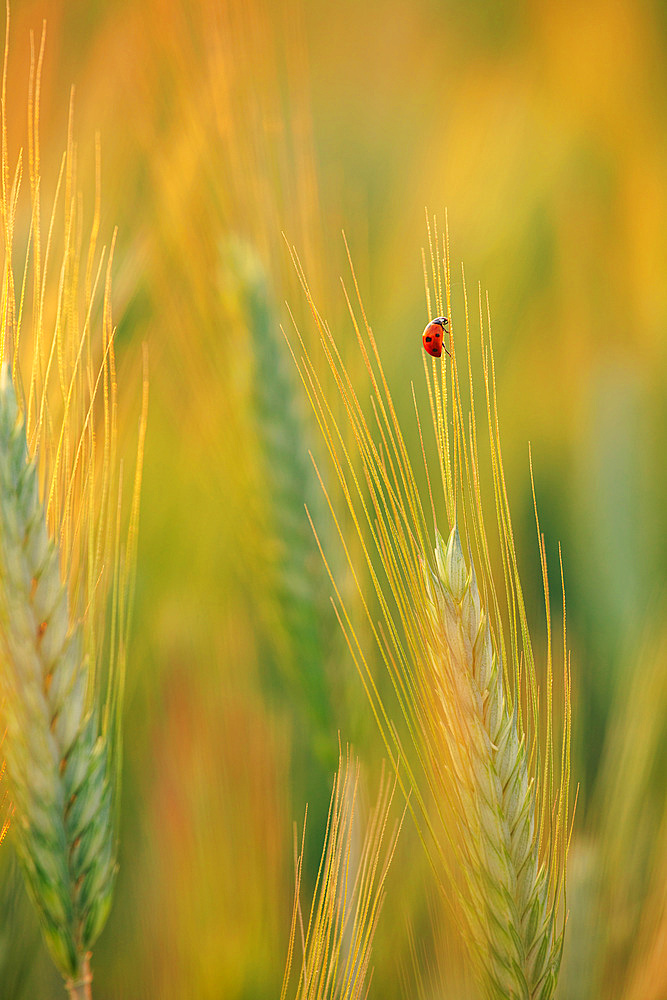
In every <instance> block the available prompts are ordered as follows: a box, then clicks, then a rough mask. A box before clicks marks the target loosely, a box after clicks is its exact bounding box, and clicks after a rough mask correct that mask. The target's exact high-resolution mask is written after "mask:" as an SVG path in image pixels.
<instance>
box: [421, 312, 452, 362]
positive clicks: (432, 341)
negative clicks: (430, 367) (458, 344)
mask: <svg viewBox="0 0 667 1000" xmlns="http://www.w3.org/2000/svg"><path fill="white" fill-rule="evenodd" d="M448 324H449V320H448V319H447V317H446V316H438V317H437V319H432V320H431V321H430V323H427V325H426V329H425V330H424V333H423V336H422V344H423V345H424V350H425V351H426V353H427V354H430V355H431V357H434V358H439V357H440V355H441V354H442V346H443V345H442V335H443V333H444V331H445V327H446V326H447V325H448ZM445 351H446V353H447V354H449V351H448V350H447V348H446V347H445Z"/></svg>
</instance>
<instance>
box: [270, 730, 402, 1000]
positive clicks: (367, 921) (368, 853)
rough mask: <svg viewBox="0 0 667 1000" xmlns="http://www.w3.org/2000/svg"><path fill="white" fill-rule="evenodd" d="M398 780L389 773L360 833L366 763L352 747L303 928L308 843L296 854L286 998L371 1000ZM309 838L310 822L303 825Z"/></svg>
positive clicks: (341, 767)
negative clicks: (295, 971) (298, 953)
mask: <svg viewBox="0 0 667 1000" xmlns="http://www.w3.org/2000/svg"><path fill="white" fill-rule="evenodd" d="M395 790H396V781H393V782H391V781H388V780H387V777H386V775H385V772H384V769H383V771H382V777H381V780H380V787H379V789H378V794H377V798H376V802H375V808H374V809H373V810H372V812H371V815H370V816H369V818H368V820H367V823H366V827H365V830H363V833H362V832H361V831H360V829H359V823H358V817H357V813H358V809H359V795H360V765H359V762H358V761H355V760H354V759H353V757H352V754H351V752H350V749H349V747H348V749H347V753H346V756H345V761H344V762H343V755H342V752H341V753H340V757H339V764H338V772H337V774H336V777H335V779H334V785H333V791H332V793H331V801H330V805H329V816H328V820H327V828H326V835H325V842H324V848H323V851H322V860H321V863H320V869H319V872H318V876H317V882H316V885H315V891H314V893H313V899H312V904H311V908H310V913H309V916H308V922H307V925H306V927H305V929H304V922H303V915H302V910H301V904H300V899H299V893H300V888H301V873H302V870H303V863H304V851H303V842H302V845H301V852H300V854H298V855H297V852H296V831H295V862H296V888H295V894H294V909H293V914H292V927H291V933H290V941H289V950H288V957H287V963H286V967H285V976H284V980H283V988H282V991H281V994H280V1000H287V997H288V996H294V998H295V1000H362V998H365V997H366V996H367V992H368V983H369V980H370V972H371V966H370V961H371V952H372V946H373V938H374V936H375V931H376V928H377V923H378V919H379V916H380V911H381V909H382V905H383V903H384V898H385V882H386V878H387V873H388V871H389V866H390V864H391V861H392V858H393V855H394V851H395V849H396V843H397V840H398V835H399V833H400V823H397V824H396V825H395V826H394V827H393V829H392V830H391V831H389V830H388V828H387V827H388V822H389V816H390V812H391V807H392V802H393V798H394V792H395ZM304 838H305V824H304ZM297 928H298V930H299V932H300V935H301V945H302V952H303V955H302V961H301V968H300V972H299V977H298V982H297V985H296V989H290V980H291V973H292V967H293V953H294V947H295V940H296V935H297Z"/></svg>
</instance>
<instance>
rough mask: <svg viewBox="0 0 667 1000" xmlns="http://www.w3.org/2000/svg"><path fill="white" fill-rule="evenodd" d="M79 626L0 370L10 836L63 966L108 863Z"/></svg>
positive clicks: (70, 968)
mask: <svg viewBox="0 0 667 1000" xmlns="http://www.w3.org/2000/svg"><path fill="white" fill-rule="evenodd" d="M82 633H83V629H82V625H81V623H79V622H71V620H70V614H69V602H68V595H67V588H66V586H65V585H64V584H63V582H62V579H61V574H60V555H59V551H58V548H57V547H56V545H55V544H54V542H53V541H52V540H51V538H50V537H49V533H48V531H47V527H46V516H45V511H44V506H43V504H42V502H41V501H40V497H39V484H38V473H37V466H36V462H35V460H34V459H30V458H29V455H28V446H27V442H26V434H25V424H24V420H23V418H22V416H21V415H20V413H19V410H18V406H17V402H16V396H15V393H14V387H13V385H12V380H11V374H10V371H9V368H8V367H7V366H3V368H2V374H1V375H0V643H1V647H0V648H1V654H2V663H1V665H0V683H1V685H2V687H1V691H2V695H3V696H4V698H5V707H4V719H5V722H6V725H7V738H6V740H5V743H4V752H5V755H6V760H7V775H8V781H9V785H10V789H11V794H12V797H13V800H14V804H15V807H16V815H15V821H14V837H15V842H16V845H17V850H18V854H19V858H20V861H21V866H22V868H23V871H24V874H25V878H26V884H27V887H28V890H29V893H30V895H31V897H32V900H33V902H34V904H35V906H36V908H37V910H38V912H39V915H40V919H41V923H42V928H43V932H44V936H45V939H46V941H47V943H48V946H49V948H50V950H51V953H52V955H53V958H54V960H55V962H56V964H57V966H58V968H59V969H60V971H61V972H62V974H63V976H65V977H66V978H68V979H71V980H77V979H78V978H81V977H82V976H83V975H84V974H85V965H86V961H87V954H88V952H89V950H90V948H91V947H92V945H93V944H94V942H95V940H96V938H97V936H98V935H99V933H100V931H101V929H102V927H103V925H104V922H105V920H106V917H107V914H108V912H109V908H110V905H111V897H112V890H113V882H114V877H115V871H116V836H115V830H114V821H113V816H114V810H113V799H114V789H113V771H112V769H111V767H110V760H109V747H108V741H107V739H106V736H104V735H102V734H101V733H100V725H99V719H98V714H97V711H96V708H95V707H94V706H93V705H91V695H92V691H91V680H92V679H91V676H90V670H89V664H88V658H87V656H86V655H85V654H84V652H83V646H84V643H83V634H82Z"/></svg>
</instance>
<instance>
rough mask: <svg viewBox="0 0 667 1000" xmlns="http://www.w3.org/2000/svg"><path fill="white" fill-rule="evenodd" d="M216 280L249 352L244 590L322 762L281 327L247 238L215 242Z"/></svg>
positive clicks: (297, 452)
mask: <svg viewBox="0 0 667 1000" xmlns="http://www.w3.org/2000/svg"><path fill="white" fill-rule="evenodd" d="M220 287H221V294H222V297H223V300H224V305H225V308H226V309H227V311H228V312H229V313H230V314H231V315H234V314H236V315H235V320H236V325H237V327H238V329H239V332H240V331H242V333H243V348H244V350H247V351H248V354H249V359H248V360H249V368H250V385H249V402H250V407H249V411H250V412H251V413H252V417H253V435H252V438H253V440H252V442H251V446H254V448H255V449H256V454H255V455H254V456H253V458H254V462H253V465H254V466H255V471H256V474H257V481H256V483H255V484H254V489H251V490H249V491H248V494H249V496H248V497H247V503H248V504H249V505H250V506H251V514H252V517H253V519H254V521H255V522H256V524H257V526H258V527H259V528H261V532H262V534H261V537H260V539H259V543H258V544H257V546H256V557H255V558H254V559H253V564H254V566H255V573H254V579H253V593H254V595H255V597H256V599H257V600H258V601H260V600H261V601H262V604H263V609H264V613H265V616H266V619H267V626H268V628H267V632H268V633H269V634H270V636H271V641H272V643H273V645H274V651H275V654H276V659H277V660H278V661H279V664H280V668H281V669H282V670H283V672H284V674H285V679H286V680H287V682H288V684H289V685H290V693H291V694H292V696H293V697H294V698H296V699H300V707H301V709H302V712H306V713H308V715H309V717H310V723H309V727H308V728H309V730H310V732H312V733H314V734H315V739H316V742H317V745H318V751H319V756H320V757H321V758H322V759H323V760H325V761H327V768H328V762H329V761H330V759H331V750H330V747H331V737H332V733H335V725H334V719H333V715H332V708H331V693H330V690H329V684H328V678H327V675H326V655H325V653H326V651H327V650H328V649H329V646H330V641H331V634H330V633H331V625H330V623H331V607H330V604H329V600H328V596H327V588H326V586H325V583H326V577H325V574H324V573H323V572H322V564H321V560H320V558H319V553H318V551H317V546H316V544H315V540H314V538H313V534H312V531H311V530H310V525H309V523H308V519H307V517H306V513H305V510H304V503H306V504H307V505H308V508H309V509H310V510H313V509H318V507H321V505H322V501H321V491H320V489H319V484H318V482H317V479H316V477H315V475H314V472H313V468H312V464H311V463H310V461H309V459H308V451H309V447H308V443H307V434H306V423H305V421H304V419H303V414H302V412H301V410H302V394H301V391H300V386H299V385H298V380H297V379H295V373H294V369H293V366H292V363H291V359H290V356H289V353H288V351H287V347H286V344H285V339H284V337H283V335H282V333H281V331H280V325H279V322H278V318H277V315H276V309H275V305H274V302H273V300H272V295H271V289H270V285H269V281H268V276H267V274H266V271H265V269H264V267H263V265H262V262H261V260H260V258H259V256H258V254H257V253H256V252H255V251H254V250H253V248H252V247H251V246H250V245H249V244H248V243H247V242H244V241H243V240H241V239H234V238H230V239H227V240H226V241H225V242H224V243H223V244H222V246H221V249H220ZM262 562H263V564H264V565H263V566H262V569H261V572H259V573H258V572H257V571H256V570H257V566H258V565H261V563H262ZM258 580H260V581H264V582H263V583H258ZM327 630H328V632H327Z"/></svg>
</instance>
